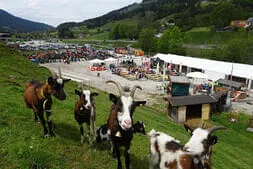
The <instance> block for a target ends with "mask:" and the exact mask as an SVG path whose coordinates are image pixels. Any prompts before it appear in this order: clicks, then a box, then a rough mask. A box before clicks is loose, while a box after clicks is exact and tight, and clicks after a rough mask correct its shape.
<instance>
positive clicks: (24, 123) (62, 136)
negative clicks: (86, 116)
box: [0, 44, 253, 169]
mask: <svg viewBox="0 0 253 169" xmlns="http://www.w3.org/2000/svg"><path fill="white" fill-rule="evenodd" d="M0 51H1V53H0V72H1V75H0V93H1V95H0V100H1V102H0V157H1V158H0V168H89V169H93V168H94V169H95V168H104V169H111V168H116V160H114V159H112V157H111V156H110V153H109V151H108V148H107V145H106V144H104V145H96V144H95V145H93V146H89V145H88V144H87V142H86V143H85V144H84V145H83V146H80V145H79V130H78V125H77V123H76V122H75V121H74V118H73V106H74V103H75V100H76V99H77V97H76V96H75V95H74V94H73V91H74V89H75V87H76V86H77V85H76V83H74V82H70V83H69V84H66V92H67V94H68V97H67V100H66V101H64V102H61V101H58V100H56V99H54V106H53V120H54V121H55V123H56V133H57V137H55V138H48V139H44V138H43V137H42V127H41V125H37V124H34V122H33V115H32V111H31V110H30V109H27V108H25V107H24V102H23V92H24V83H25V81H27V80H32V79H34V78H37V79H40V80H45V79H46V78H47V77H48V75H49V72H48V71H47V70H45V69H39V68H38V67H37V65H34V64H31V63H30V62H29V61H27V60H24V59H23V58H22V56H20V55H19V54H18V53H16V52H15V51H12V52H9V51H6V49H5V48H4V47H3V46H2V45H1V44H0ZM96 103H97V124H98V125H101V124H103V123H105V121H106V119H107V116H108V111H109V107H110V104H111V103H110V101H109V100H108V96H107V94H106V93H104V92H100V95H99V96H98V97H97V98H96ZM247 118H248V117H246V116H242V118H241V121H240V124H237V125H234V124H229V123H227V122H226V116H225V115H216V116H214V117H213V120H214V122H215V123H217V124H221V125H224V126H226V127H228V129H227V130H225V131H220V132H217V136H218V137H219V143H218V144H217V145H215V146H214V149H213V156H212V160H213V161H212V162H213V168H214V169H228V168H229V169H238V168H240V169H250V168H251V167H252V166H253V161H252V156H253V152H252V150H253V135H252V133H247V132H246V131H245V128H246V125H245V124H246V121H247ZM134 119H135V120H143V121H144V122H145V124H146V128H147V131H149V130H150V129H152V128H155V129H156V130H160V131H164V132H166V133H169V134H170V135H172V136H174V137H176V138H177V139H179V140H181V141H182V142H183V143H184V142H185V141H186V140H187V139H188V138H189V136H188V134H187V133H186V132H185V131H184V129H183V127H182V126H180V125H177V124H175V123H174V122H171V121H168V120H167V118H166V115H165V113H162V112H158V111H155V109H153V108H149V107H141V108H138V109H137V110H136V112H135V115H134ZM148 152H149V142H148V138H147V137H145V136H141V135H135V137H134V139H133V142H132V146H131V166H132V168H133V169H140V168H148ZM250 166H251V167H250Z"/></svg>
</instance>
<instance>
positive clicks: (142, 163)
mask: <svg viewBox="0 0 253 169" xmlns="http://www.w3.org/2000/svg"><path fill="white" fill-rule="evenodd" d="M130 160H131V163H130V165H131V166H132V169H139V168H148V166H149V158H148V154H147V155H146V156H145V157H143V158H142V159H140V157H137V156H135V155H134V154H131V153H130Z"/></svg>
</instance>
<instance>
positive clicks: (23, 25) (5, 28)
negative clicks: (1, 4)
mask: <svg viewBox="0 0 253 169" xmlns="http://www.w3.org/2000/svg"><path fill="white" fill-rule="evenodd" d="M51 28H53V27H52V26H50V25H47V24H43V23H38V22H33V21H29V20H26V19H22V18H19V17H16V16H13V15H11V14H10V13H8V12H6V11H4V10H2V9H0V32H13V31H14V32H33V31H44V30H49V29H51Z"/></svg>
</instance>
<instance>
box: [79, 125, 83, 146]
mask: <svg viewBox="0 0 253 169" xmlns="http://www.w3.org/2000/svg"><path fill="white" fill-rule="evenodd" d="M79 127H80V133H81V144H83V140H84V131H83V124H82V123H79Z"/></svg>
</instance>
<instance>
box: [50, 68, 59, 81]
mask: <svg viewBox="0 0 253 169" xmlns="http://www.w3.org/2000/svg"><path fill="white" fill-rule="evenodd" d="M50 72H51V74H52V77H53V78H54V79H56V78H57V74H56V73H55V71H53V70H52V69H50Z"/></svg>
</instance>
